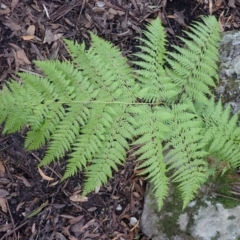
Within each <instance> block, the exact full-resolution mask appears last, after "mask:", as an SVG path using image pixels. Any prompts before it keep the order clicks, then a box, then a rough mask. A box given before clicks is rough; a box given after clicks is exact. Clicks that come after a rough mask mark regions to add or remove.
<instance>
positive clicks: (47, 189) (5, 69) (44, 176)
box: [0, 0, 240, 240]
mask: <svg viewBox="0 0 240 240" xmlns="http://www.w3.org/2000/svg"><path fill="white" fill-rule="evenodd" d="M209 14H214V15H215V16H216V17H217V18H218V19H219V23H220V24H221V27H222V30H223V31H227V30H233V29H239V28H240V0H229V1H223V0H216V1H213V0H209V1H204V0H192V1H187V0H178V1H175V0H172V1H170V0H115V1H114V0H109V1H108V0H105V1H96V0H94V1H90V0H54V1H47V0H46V1H43V0H22V1H19V0H1V1H0V86H2V85H3V84H4V83H5V81H7V80H8V79H9V78H12V79H15V80H16V81H19V78H18V77H17V76H16V72H18V71H28V72H29V71H30V72H34V71H36V70H35V67H34V64H33V60H35V59H37V60H45V59H60V60H65V59H66V58H68V54H67V52H66V50H65V48H64V45H63V42H62V38H68V39H74V40H76V41H78V42H81V41H85V42H86V43H87V45H90V39H89V31H92V32H95V33H96V34H98V35H99V36H101V37H103V38H104V39H107V40H109V41H111V42H113V43H114V44H115V45H117V46H118V47H119V48H120V49H121V50H122V52H123V54H124V55H126V56H128V55H129V54H130V53H132V52H135V51H136V37H137V36H141V29H143V28H144V24H146V23H147V22H149V21H150V20H151V19H153V18H156V17H160V18H161V19H162V22H163V24H164V26H165V28H166V31H167V36H168V40H169V42H170V43H178V40H177V38H176V35H178V34H180V33H181V31H182V30H183V29H185V30H186V29H187V28H188V25H189V23H190V22H191V21H192V20H198V19H199V17H200V16H201V15H209ZM0 114H1V113H0ZM24 134H25V132H24V130H23V131H22V132H21V133H19V134H13V135H10V136H9V135H8V136H6V135H2V136H0V240H4V239H8V240H10V239H24V240H25V239H41V240H45V239H49V240H50V239H60V240H65V239H70V240H75V239H82V240H83V239H85V240H87V239H88V240H90V239H115V240H117V239H119V240H130V239H142V240H144V239H145V240H146V239H148V238H147V237H146V236H144V235H143V234H142V233H141V228H140V224H139V222H140V216H141V212H142V207H143V196H144V187H145V184H144V181H143V179H142V178H140V177H139V176H138V175H137V171H136V166H135V163H134V159H133V158H130V157H129V158H128V159H127V162H126V165H125V166H122V167H120V169H119V172H118V173H115V175H114V177H113V178H112V179H111V180H109V183H108V184H106V185H105V186H104V187H102V188H100V189H99V190H97V191H96V192H95V193H91V194H89V196H87V197H88V199H79V197H78V196H79V194H78V193H79V192H80V191H81V188H82V184H83V174H82V173H78V174H77V175H76V176H74V177H72V178H70V179H68V180H67V181H65V182H60V179H61V176H62V174H63V172H64V168H65V161H64V160H63V161H61V162H60V163H54V164H52V165H51V166H48V167H45V168H42V171H43V172H39V171H38V169H37V164H38V163H39V161H40V159H41V158H42V156H43V154H44V149H41V150H39V151H35V152H26V151H24V148H23V141H24ZM129 156H130V154H129ZM50 179H51V180H50ZM84 200H86V201H84ZM133 217H134V218H136V220H137V223H136V224H135V225H134V226H133V225H131V224H130V220H131V218H133Z"/></svg>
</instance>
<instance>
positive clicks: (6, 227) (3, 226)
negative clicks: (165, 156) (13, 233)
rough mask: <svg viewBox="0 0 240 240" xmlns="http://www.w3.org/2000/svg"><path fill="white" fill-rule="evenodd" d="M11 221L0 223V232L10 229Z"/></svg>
mask: <svg viewBox="0 0 240 240" xmlns="http://www.w3.org/2000/svg"><path fill="white" fill-rule="evenodd" d="M12 227H13V225H12V223H9V224H3V225H0V232H7V231H8V230H10V229H12Z"/></svg>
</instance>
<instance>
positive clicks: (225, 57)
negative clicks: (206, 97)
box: [217, 31, 240, 112]
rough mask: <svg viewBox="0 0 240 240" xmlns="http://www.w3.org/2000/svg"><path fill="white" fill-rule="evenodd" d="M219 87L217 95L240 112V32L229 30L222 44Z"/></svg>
mask: <svg viewBox="0 0 240 240" xmlns="http://www.w3.org/2000/svg"><path fill="white" fill-rule="evenodd" d="M219 70H220V71H219V79H220V81H219V87H218V89H217V96H218V97H221V99H222V101H223V102H224V103H230V104H231V106H232V108H233V112H240V32H239V31H238V32H227V33H225V34H224V35H223V38H222V41H221V45H220V67H219Z"/></svg>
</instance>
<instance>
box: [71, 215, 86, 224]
mask: <svg viewBox="0 0 240 240" xmlns="http://www.w3.org/2000/svg"><path fill="white" fill-rule="evenodd" d="M83 217H84V216H83V215H80V216H78V217H75V218H72V219H70V220H69V224H70V225H72V224H75V223H77V222H79V221H81V220H82V219H83Z"/></svg>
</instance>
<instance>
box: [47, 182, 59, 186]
mask: <svg viewBox="0 0 240 240" xmlns="http://www.w3.org/2000/svg"><path fill="white" fill-rule="evenodd" d="M58 183H59V181H56V182H53V183H51V184H49V187H54V186H56V185H57V184H58Z"/></svg>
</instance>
